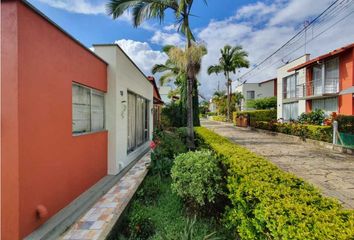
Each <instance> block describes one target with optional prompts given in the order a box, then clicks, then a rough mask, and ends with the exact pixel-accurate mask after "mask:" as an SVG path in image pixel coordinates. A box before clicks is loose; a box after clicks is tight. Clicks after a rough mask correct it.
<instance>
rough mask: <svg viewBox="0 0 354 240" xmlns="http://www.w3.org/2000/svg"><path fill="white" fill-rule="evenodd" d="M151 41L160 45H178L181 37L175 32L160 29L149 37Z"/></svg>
mask: <svg viewBox="0 0 354 240" xmlns="http://www.w3.org/2000/svg"><path fill="white" fill-rule="evenodd" d="M151 42H152V43H155V44H160V45H175V46H180V45H182V44H183V39H182V37H181V35H180V34H179V33H177V32H175V33H166V32H162V31H156V32H155V33H154V35H153V36H152V38H151Z"/></svg>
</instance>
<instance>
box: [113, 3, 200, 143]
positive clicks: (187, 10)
mask: <svg viewBox="0 0 354 240" xmlns="http://www.w3.org/2000/svg"><path fill="white" fill-rule="evenodd" d="M203 1H204V2H205V3H206V0H203ZM193 2H194V1H193V0H110V1H109V2H108V4H107V9H108V14H109V15H111V16H112V17H113V18H114V19H116V18H118V17H120V16H121V15H122V14H123V13H124V12H125V11H127V10H132V15H133V24H134V26H135V27H138V26H139V25H140V24H141V23H142V22H143V21H144V20H149V19H158V20H159V21H160V22H163V20H164V17H165V12H166V10H172V11H173V13H174V15H175V17H176V22H177V24H178V31H179V32H180V33H182V34H183V35H184V36H185V37H186V42H187V44H186V48H187V49H190V48H191V47H192V45H193V43H194V42H195V38H194V36H193V33H192V30H191V27H190V16H191V9H192V6H193ZM196 64H197V63H196V62H195V61H193V57H192V56H189V57H188V61H187V64H186V74H187V129H188V131H187V132H188V138H187V140H188V141H187V142H188V143H187V144H188V147H189V148H191V149H192V148H195V144H194V130H193V99H192V97H193V86H194V85H195V82H196V74H197V71H196V67H197V66H196Z"/></svg>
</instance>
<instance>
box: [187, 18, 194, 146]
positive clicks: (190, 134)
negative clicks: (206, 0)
mask: <svg viewBox="0 0 354 240" xmlns="http://www.w3.org/2000/svg"><path fill="white" fill-rule="evenodd" d="M187 24H188V21H187ZM191 46H192V41H191V39H190V38H188V37H187V48H190V47H191ZM192 65H193V63H192V59H191V58H190V57H188V63H187V147H188V148H189V149H191V150H193V149H195V143H194V127H193V84H194V80H195V74H194V69H193V66H192Z"/></svg>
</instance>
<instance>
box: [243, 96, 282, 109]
mask: <svg viewBox="0 0 354 240" xmlns="http://www.w3.org/2000/svg"><path fill="white" fill-rule="evenodd" d="M246 105H247V107H248V108H254V109H257V110H262V109H276V108H277V97H265V98H259V99H254V100H247V102H246Z"/></svg>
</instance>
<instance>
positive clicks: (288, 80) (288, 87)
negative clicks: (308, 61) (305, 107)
mask: <svg viewBox="0 0 354 240" xmlns="http://www.w3.org/2000/svg"><path fill="white" fill-rule="evenodd" d="M297 85H298V84H297V74H292V75H290V76H287V77H285V78H284V79H283V91H284V98H295V97H297V93H296V92H297Z"/></svg>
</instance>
